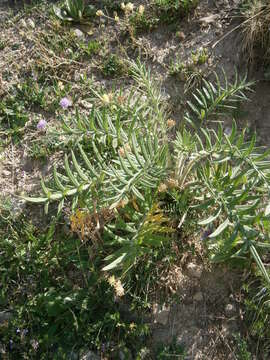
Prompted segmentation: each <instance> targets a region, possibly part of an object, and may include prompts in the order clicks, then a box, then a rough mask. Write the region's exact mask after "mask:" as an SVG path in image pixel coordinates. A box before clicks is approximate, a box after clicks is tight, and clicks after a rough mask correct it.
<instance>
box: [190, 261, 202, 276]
mask: <svg viewBox="0 0 270 360" xmlns="http://www.w3.org/2000/svg"><path fill="white" fill-rule="evenodd" d="M187 271H188V274H189V276H191V277H194V278H197V279H200V278H201V276H202V268H201V267H200V266H198V265H196V264H194V263H189V264H188V265H187Z"/></svg>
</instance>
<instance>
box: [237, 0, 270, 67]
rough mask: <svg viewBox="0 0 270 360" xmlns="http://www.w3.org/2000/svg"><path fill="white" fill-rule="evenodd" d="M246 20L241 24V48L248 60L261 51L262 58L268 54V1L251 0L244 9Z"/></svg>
mask: <svg viewBox="0 0 270 360" xmlns="http://www.w3.org/2000/svg"><path fill="white" fill-rule="evenodd" d="M244 16H245V18H246V21H245V22H244V26H243V34H244V41H243V49H244V51H245V52H246V53H247V55H248V59H249V61H250V62H254V60H255V57H256V56H257V54H258V53H259V52H260V51H263V58H266V59H267V58H268V59H269V55H270V51H269V46H270V31H269V28H270V3H268V1H262V0H253V1H252V2H250V4H249V5H248V6H247V8H246V9H245V10H244Z"/></svg>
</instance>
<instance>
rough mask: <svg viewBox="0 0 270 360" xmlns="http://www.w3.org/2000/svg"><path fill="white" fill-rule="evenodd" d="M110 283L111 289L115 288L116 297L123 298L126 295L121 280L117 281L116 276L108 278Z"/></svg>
mask: <svg viewBox="0 0 270 360" xmlns="http://www.w3.org/2000/svg"><path fill="white" fill-rule="evenodd" d="M108 282H109V284H110V285H111V287H113V288H114V291H115V293H116V296H118V297H121V296H123V295H125V290H124V288H123V285H122V283H121V281H120V280H119V279H116V278H115V276H114V275H112V276H110V277H109V278H108Z"/></svg>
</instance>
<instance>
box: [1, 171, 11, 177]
mask: <svg viewBox="0 0 270 360" xmlns="http://www.w3.org/2000/svg"><path fill="white" fill-rule="evenodd" d="M2 175H3V176H5V177H8V176H10V171H9V170H3V171H2Z"/></svg>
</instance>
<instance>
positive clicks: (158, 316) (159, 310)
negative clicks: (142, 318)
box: [153, 304, 170, 325]
mask: <svg viewBox="0 0 270 360" xmlns="http://www.w3.org/2000/svg"><path fill="white" fill-rule="evenodd" d="M153 312H154V323H158V324H162V325H166V324H167V323H168V320H169V314H170V307H166V306H162V307H160V305H158V304H155V305H154V306H153Z"/></svg>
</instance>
